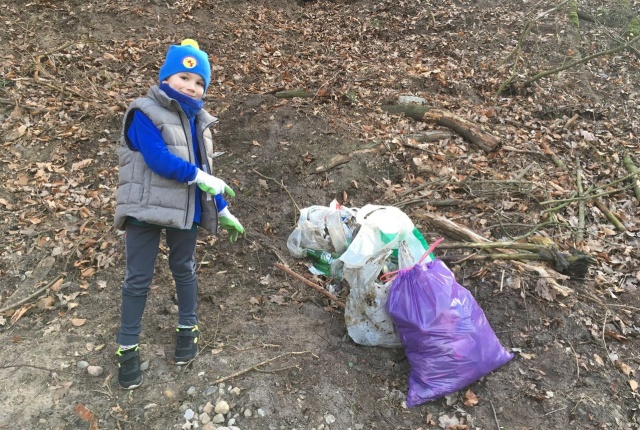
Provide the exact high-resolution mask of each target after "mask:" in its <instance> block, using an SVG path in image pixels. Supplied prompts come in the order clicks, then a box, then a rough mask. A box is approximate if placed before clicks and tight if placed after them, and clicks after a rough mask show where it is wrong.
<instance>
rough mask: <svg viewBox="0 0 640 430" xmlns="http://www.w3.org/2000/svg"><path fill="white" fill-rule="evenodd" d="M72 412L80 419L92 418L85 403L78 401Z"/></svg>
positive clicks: (89, 419)
mask: <svg viewBox="0 0 640 430" xmlns="http://www.w3.org/2000/svg"><path fill="white" fill-rule="evenodd" d="M73 413H74V414H76V415H77V416H79V417H80V418H81V419H82V421H91V420H92V419H93V412H91V411H90V410H89V409H87V407H86V406H85V405H83V404H82V403H78V404H77V405H76V407H75V409H74V410H73Z"/></svg>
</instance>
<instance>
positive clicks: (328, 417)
mask: <svg viewBox="0 0 640 430" xmlns="http://www.w3.org/2000/svg"><path fill="white" fill-rule="evenodd" d="M324 421H325V422H326V423H327V424H329V425H331V424H333V423H335V422H336V417H334V416H333V415H331V414H327V415H325V416H324Z"/></svg>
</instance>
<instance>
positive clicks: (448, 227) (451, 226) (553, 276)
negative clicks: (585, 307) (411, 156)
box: [413, 211, 573, 297]
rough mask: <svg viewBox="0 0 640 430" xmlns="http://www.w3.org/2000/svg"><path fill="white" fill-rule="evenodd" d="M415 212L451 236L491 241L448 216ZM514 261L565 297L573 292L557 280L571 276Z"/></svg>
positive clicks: (436, 228)
mask: <svg viewBox="0 0 640 430" xmlns="http://www.w3.org/2000/svg"><path fill="white" fill-rule="evenodd" d="M413 214H414V215H415V216H417V217H418V218H421V219H423V220H425V221H427V222H428V223H429V224H430V225H431V226H432V227H433V228H434V229H435V230H438V231H442V232H446V234H447V236H449V237H453V238H456V239H460V240H469V241H472V242H490V240H489V239H487V238H485V237H482V236H480V235H479V234H477V233H475V232H474V231H472V230H469V229H468V228H466V227H464V226H461V225H459V224H456V223H455V222H453V221H451V220H449V219H447V218H444V217H441V216H438V215H434V214H431V213H429V212H425V211H416V212H414V213H413ZM442 245H443V244H441V245H440V247H441V246H442ZM498 249H500V248H498ZM512 263H513V264H514V265H515V266H516V267H518V268H519V269H520V270H526V271H529V272H536V273H537V274H538V276H540V277H541V278H545V279H547V281H548V282H549V285H550V286H551V287H552V288H553V289H554V290H555V291H556V292H557V293H559V294H561V295H563V296H565V297H566V296H568V295H569V294H571V293H572V292H573V290H572V289H571V288H568V287H565V286H562V285H560V284H558V282H557V281H556V280H557V279H569V276H566V275H563V274H560V273H558V272H556V271H554V270H552V269H547V268H545V267H542V266H536V265H533V264H527V263H523V262H521V261H513V262H512Z"/></svg>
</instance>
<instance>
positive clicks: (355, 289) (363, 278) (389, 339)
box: [287, 200, 432, 348]
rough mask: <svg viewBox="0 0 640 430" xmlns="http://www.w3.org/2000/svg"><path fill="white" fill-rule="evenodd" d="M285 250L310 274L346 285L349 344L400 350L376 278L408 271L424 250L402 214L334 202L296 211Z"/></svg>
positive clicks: (385, 288)
mask: <svg viewBox="0 0 640 430" xmlns="http://www.w3.org/2000/svg"><path fill="white" fill-rule="evenodd" d="M287 247H288V249H289V252H290V253H291V255H293V256H294V257H297V258H308V259H309V260H310V261H311V262H312V266H311V267H310V270H311V272H312V273H314V274H316V275H325V276H328V277H331V278H333V279H334V280H336V281H340V280H344V281H346V282H347V283H348V284H349V296H348V297H347V302H346V308H345V322H346V326H347V331H348V333H349V336H350V337H351V339H353V341H354V342H356V343H358V344H360V345H366V346H382V347H388V348H400V347H402V343H401V341H400V339H399V338H398V335H397V333H396V330H395V327H394V324H393V321H392V320H391V317H390V316H389V314H388V313H387V311H386V310H385V309H384V305H385V302H386V301H387V295H388V293H389V287H390V286H391V281H386V282H385V281H384V280H381V275H384V274H385V273H389V272H395V271H397V270H399V269H403V268H407V267H411V266H413V265H414V264H415V263H417V262H418V261H419V260H420V259H421V258H422V256H423V255H424V253H425V251H426V250H427V248H428V244H427V241H426V240H425V239H424V237H423V236H422V234H421V233H420V231H419V230H418V229H417V228H416V227H415V225H414V224H413V222H412V221H411V219H410V218H409V217H408V216H407V215H406V214H405V213H404V212H402V211H401V210H400V209H398V208H396V207H393V206H378V205H366V206H364V207H362V208H359V209H357V208H347V207H344V206H340V204H338V202H337V201H335V200H334V201H333V202H331V204H330V205H329V206H328V207H327V206H310V207H308V208H304V209H302V210H301V211H300V218H299V220H298V225H297V226H296V228H295V229H294V230H293V232H292V233H291V234H290V235H289V239H288V240H287ZM431 259H432V256H430V257H429V258H428V259H427V260H426V261H430V260H431ZM383 279H384V278H383Z"/></svg>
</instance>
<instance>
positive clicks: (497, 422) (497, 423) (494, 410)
mask: <svg viewBox="0 0 640 430" xmlns="http://www.w3.org/2000/svg"><path fill="white" fill-rule="evenodd" d="M489 404H490V405H491V410H492V411H493V419H494V420H496V428H497V429H498V430H500V429H501V427H500V421H498V415H497V414H496V408H494V407H493V402H492V401H491V400H489Z"/></svg>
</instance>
